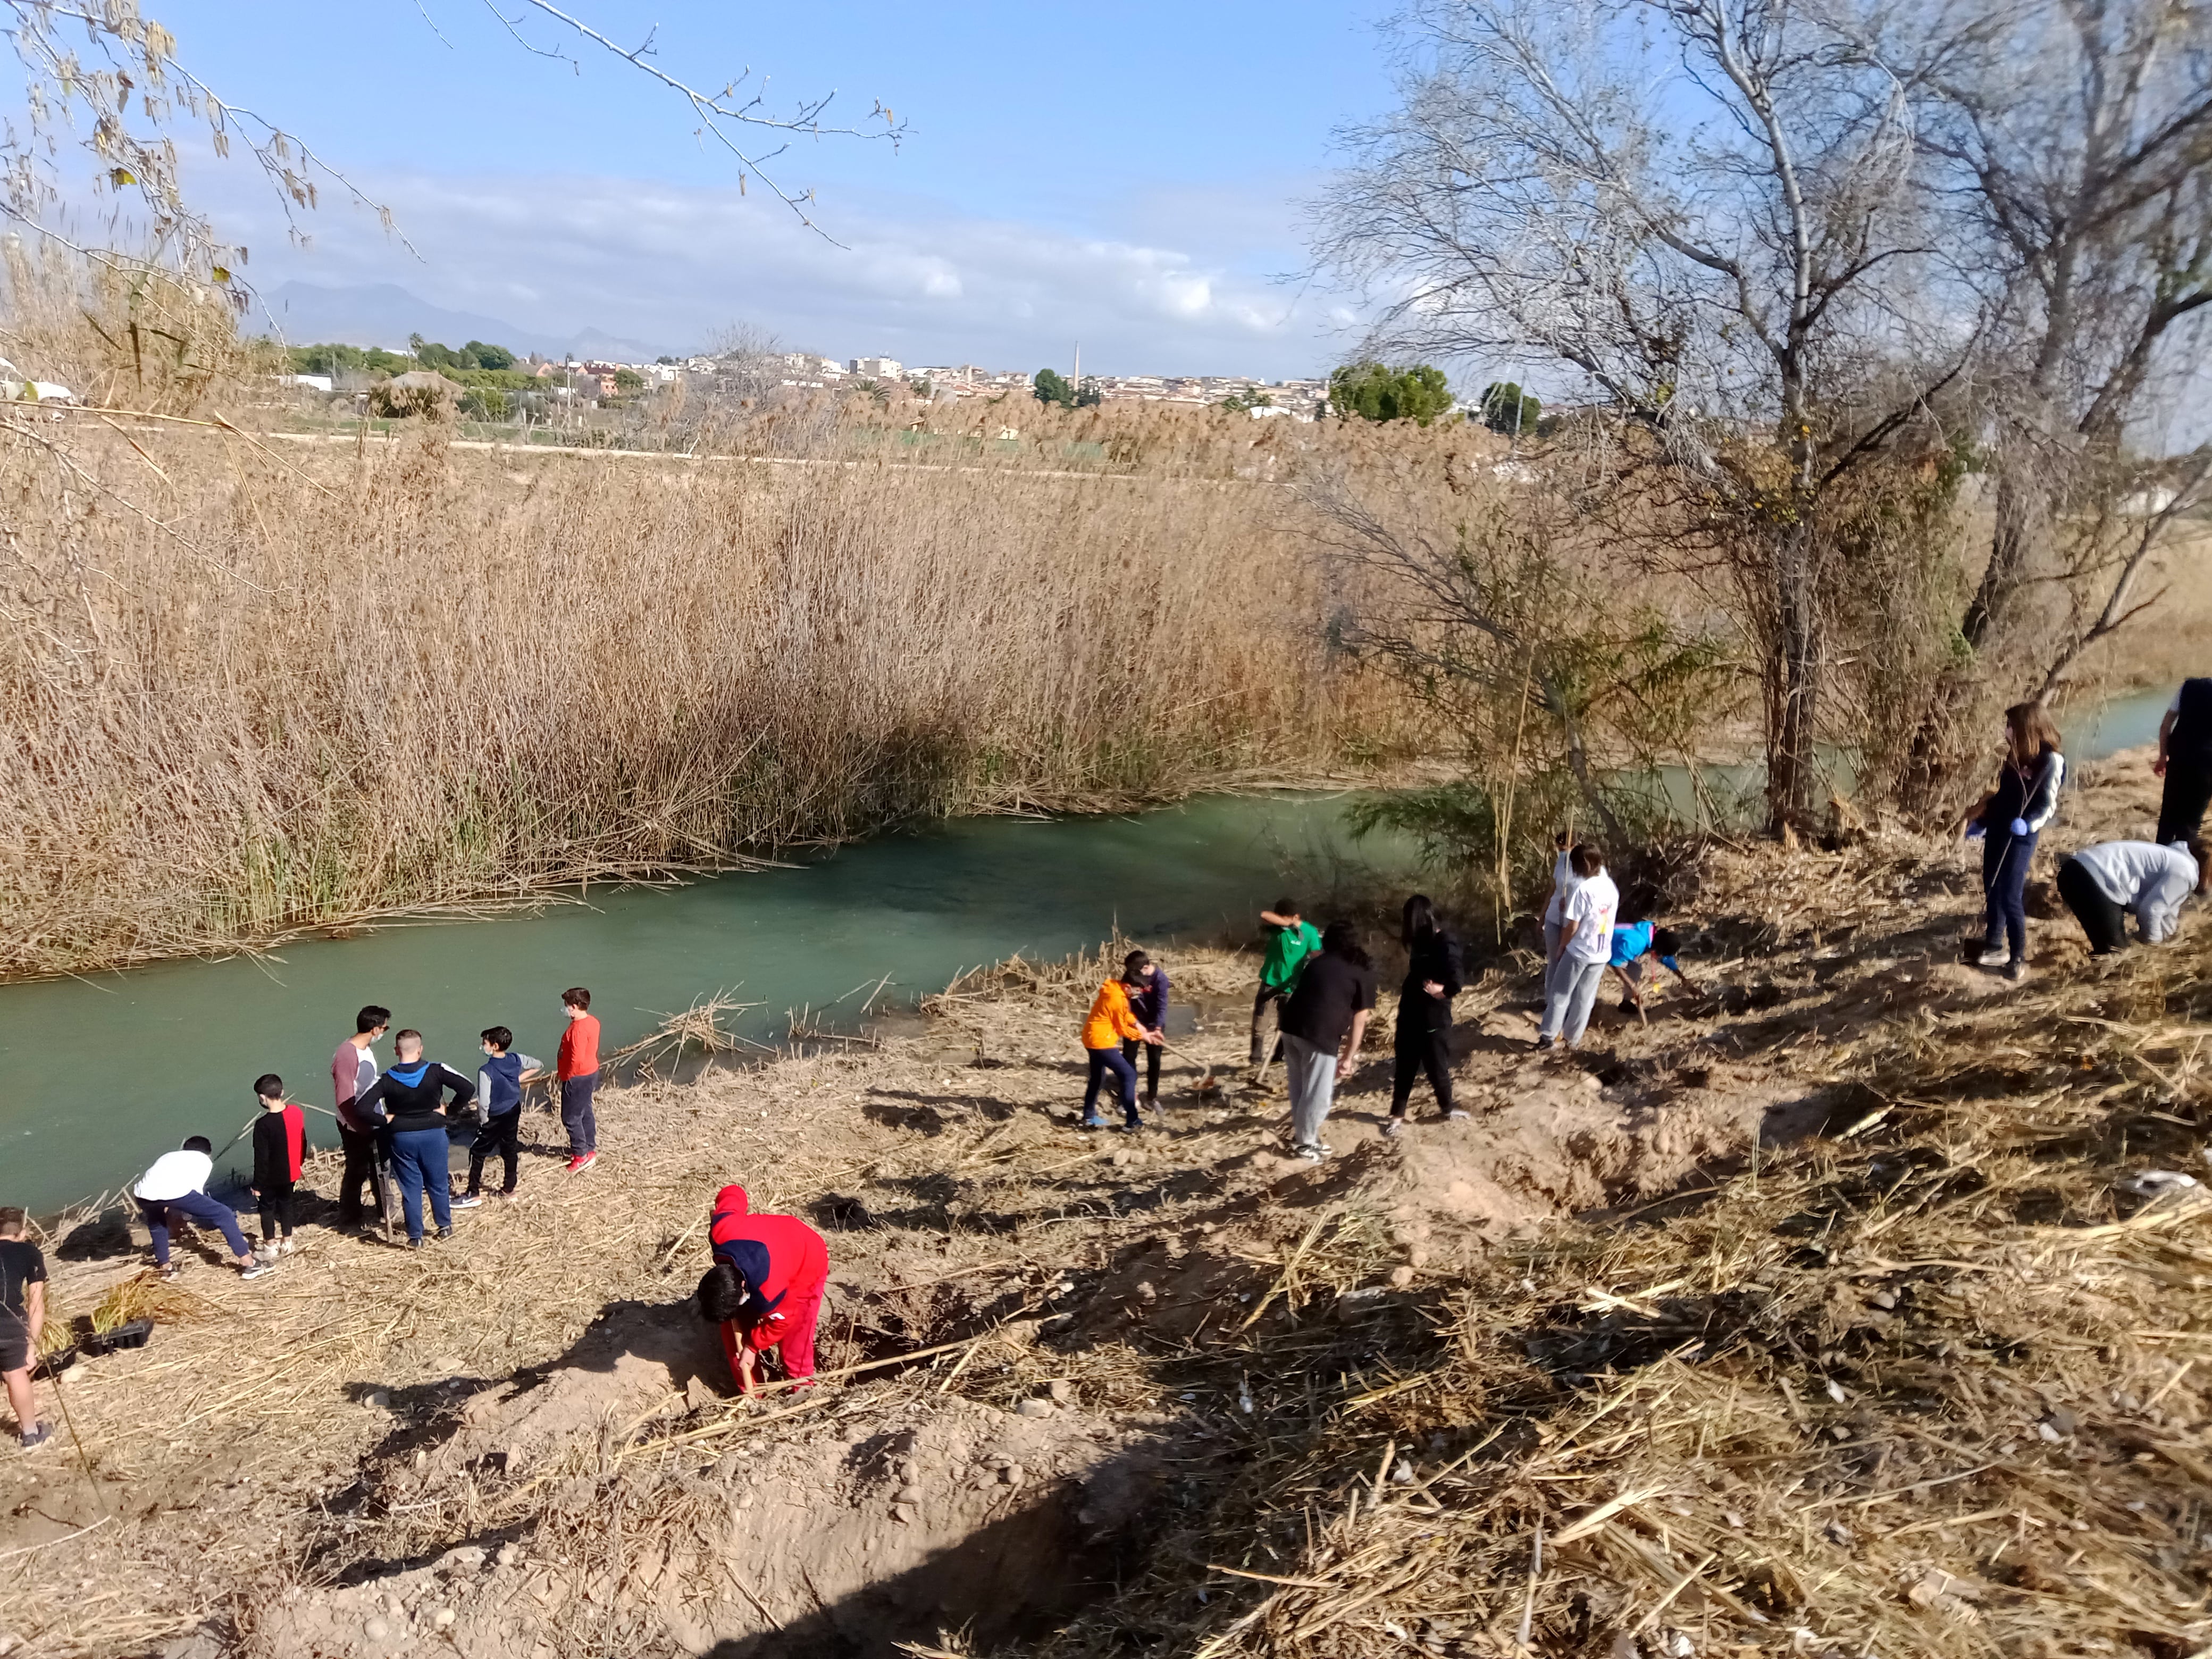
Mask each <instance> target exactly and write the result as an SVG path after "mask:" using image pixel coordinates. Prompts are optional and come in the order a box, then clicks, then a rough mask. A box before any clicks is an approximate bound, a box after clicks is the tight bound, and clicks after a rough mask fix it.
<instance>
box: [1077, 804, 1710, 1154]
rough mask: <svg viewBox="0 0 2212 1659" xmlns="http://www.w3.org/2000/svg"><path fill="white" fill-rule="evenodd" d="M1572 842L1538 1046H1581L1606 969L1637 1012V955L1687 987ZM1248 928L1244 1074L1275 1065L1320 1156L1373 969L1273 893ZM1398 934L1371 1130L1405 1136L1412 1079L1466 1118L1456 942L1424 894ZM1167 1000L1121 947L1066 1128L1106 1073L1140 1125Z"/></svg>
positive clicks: (1155, 974)
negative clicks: (1456, 1072)
mask: <svg viewBox="0 0 2212 1659" xmlns="http://www.w3.org/2000/svg"><path fill="white" fill-rule="evenodd" d="M1571 842H1572V837H1571V836H1569V835H1568V833H1567V832H1566V831H1565V830H1562V831H1560V832H1559V837H1558V848H1559V863H1558V866H1557V867H1556V868H1555V870H1554V872H1553V893H1552V895H1551V897H1550V899H1549V900H1548V901H1547V905H1546V908H1545V914H1544V945H1545V963H1546V978H1545V983H1546V998H1545V1012H1544V1024H1543V1035H1542V1036H1540V1037H1539V1038H1538V1039H1537V1043H1538V1046H1539V1047H1540V1048H1552V1047H1553V1046H1554V1045H1555V1044H1557V1045H1560V1046H1564V1047H1568V1048H1571V1047H1572V1046H1573V1045H1574V1044H1575V1043H1576V1042H1579V1041H1581V1039H1582V1036H1583V1029H1584V1027H1585V1026H1587V1025H1588V1024H1589V1014H1590V1007H1591V1004H1592V1002H1593V1001H1594V1000H1595V997H1596V994H1597V991H1598V987H1599V985H1600V984H1601V981H1602V980H1603V978H1604V975H1605V974H1606V973H1607V970H1608V969H1610V970H1611V971H1612V972H1613V973H1614V974H1615V975H1618V977H1619V978H1620V982H1621V985H1622V987H1623V1000H1622V1004H1621V1006H1622V1007H1623V1008H1624V1009H1625V1010H1627V1011H1629V1012H1636V1013H1639V1014H1640V1013H1641V1012H1642V1010H1643V1005H1644V992H1645V987H1647V985H1648V983H1649V981H1650V969H1649V965H1648V964H1647V963H1645V962H1644V957H1646V956H1647V955H1650V954H1654V953H1656V956H1657V957H1658V959H1659V961H1660V962H1661V963H1663V964H1664V965H1665V966H1666V967H1667V968H1668V969H1669V970H1670V971H1672V972H1673V973H1674V975H1676V977H1678V978H1680V979H1681V980H1682V982H1683V983H1684V984H1685V985H1688V984H1689V981H1688V979H1687V978H1686V976H1685V975H1683V974H1682V970H1681V968H1680V964H1679V963H1678V962H1677V960H1676V953H1677V951H1679V950H1680V944H1679V941H1677V939H1675V937H1674V934H1673V933H1669V932H1668V931H1667V930H1666V929H1664V928H1656V927H1654V926H1653V925H1652V923H1651V922H1650V921H1648V920H1643V921H1636V922H1632V923H1629V924H1626V925H1622V924H1620V923H1619V922H1618V921H1617V917H1616V913H1617V911H1618V909H1619V908H1620V892H1619V890H1617V889H1616V888H1615V887H1614V886H1613V881H1612V878H1610V877H1608V876H1607V874H1606V873H1605V860H1604V856H1603V854H1601V852H1600V851H1599V849H1598V848H1595V847H1594V846H1591V845H1589V844H1588V843H1583V844H1582V845H1571ZM1260 926H1261V929H1262V930H1263V933H1264V935H1265V937H1266V939H1267V950H1266V954H1265V956H1264V957H1262V959H1261V965H1260V984H1259V988H1258V990H1257V991H1256V992H1255V994H1254V995H1253V998H1252V1042H1251V1065H1252V1071H1253V1075H1254V1079H1255V1082H1257V1081H1259V1080H1261V1079H1263V1078H1264V1075H1265V1073H1266V1070H1267V1067H1268V1066H1271V1065H1272V1064H1273V1061H1274V1060H1275V1058H1276V1057H1277V1056H1279V1057H1280V1058H1281V1059H1282V1061H1283V1066H1284V1073H1285V1079H1286V1081H1287V1082H1288V1085H1289V1088H1290V1097H1291V1154H1292V1156H1294V1157H1296V1158H1300V1159H1302V1160H1304V1161H1305V1162H1308V1163H1319V1162H1320V1161H1321V1160H1322V1158H1326V1157H1328V1153H1329V1152H1330V1150H1331V1149H1330V1147H1329V1146H1328V1143H1327V1142H1326V1141H1324V1140H1322V1138H1321V1131H1322V1124H1323V1123H1324V1122H1326V1121H1327V1120H1328V1114H1329V1110H1330V1108H1331V1106H1332V1105H1333V1103H1334V1097H1335V1091H1336V1085H1337V1084H1338V1083H1339V1082H1340V1081H1342V1080H1343V1079H1346V1078H1348V1077H1350V1076H1351V1075H1352V1071H1353V1069H1354V1067H1355V1066H1356V1065H1357V1063H1358V1060H1357V1057H1358V1053H1359V1050H1360V1047H1361V1045H1362V1043H1363V1042H1364V1040H1365V1037H1366V1032H1367V1024H1368V1020H1369V1018H1370V1015H1371V1014H1372V1013H1373V1012H1374V1008H1375V996H1376V974H1375V964H1374V962H1373V959H1372V958H1371V957H1370V956H1369V955H1368V953H1367V951H1366V950H1365V948H1364V946H1363V945H1361V944H1360V942H1359V938H1358V933H1357V931H1356V930H1355V929H1354V928H1353V927H1352V924H1351V923H1350V922H1348V921H1334V922H1331V923H1330V924H1329V925H1328V927H1326V928H1323V929H1318V930H1317V929H1316V928H1315V927H1313V925H1312V924H1311V923H1310V922H1308V921H1306V920H1305V919H1304V916H1303V915H1300V914H1299V908H1298V904H1297V901H1296V900H1295V899H1291V898H1289V897H1284V898H1279V899H1278V900H1276V901H1275V902H1274V904H1273V907H1272V908H1268V909H1266V910H1262V911H1261V913H1260ZM1399 937H1400V942H1401V944H1402V945H1403V946H1404V947H1405V951H1406V977H1405V982H1404V984H1403V985H1401V987H1400V988H1399V997H1398V1018H1397V1024H1396V1029H1395V1036H1394V1040H1393V1048H1394V1050H1395V1052H1394V1054H1393V1060H1394V1064H1393V1067H1392V1079H1391V1090H1390V1115H1389V1117H1388V1118H1387V1119H1385V1120H1384V1121H1383V1133H1384V1134H1386V1135H1397V1134H1400V1133H1403V1132H1404V1129H1405V1125H1406V1121H1407V1107H1408V1105H1409V1104H1410V1103H1411V1101H1412V1098H1413V1087H1414V1085H1415V1084H1416V1083H1417V1082H1419V1080H1420V1079H1422V1078H1423V1077H1424V1076H1425V1077H1426V1078H1427V1079H1428V1082H1429V1086H1430V1088H1431V1090H1432V1091H1434V1093H1435V1095H1436V1100H1437V1113H1438V1115H1440V1116H1441V1117H1443V1118H1444V1119H1458V1118H1464V1117H1465V1116H1466V1115H1467V1114H1466V1113H1465V1112H1463V1111H1461V1110H1460V1109H1458V1107H1457V1106H1456V1104H1455V1102H1454V1098H1453V1090H1452V1072H1451V1051H1450V1042H1451V1030H1452V1002H1453V1000H1454V999H1455V997H1457V996H1458V995H1459V994H1460V991H1461V990H1462V978H1461V975H1462V956H1461V951H1460V947H1459V944H1458V941H1456V940H1455V939H1453V937H1452V936H1451V934H1450V933H1449V931H1448V930H1447V929H1446V928H1445V927H1444V926H1443V919H1442V918H1441V917H1440V916H1439V915H1438V914H1437V907H1436V904H1435V902H1434V901H1432V900H1431V898H1430V897H1429V896H1428V895H1426V894H1425V893H1416V894H1414V895H1413V896H1412V897H1410V898H1408V899H1407V901H1406V903H1405V908H1404V910H1403V912H1402V915H1401V925H1400V934H1399ZM1167 997H1168V977H1167V975H1166V973H1165V972H1164V970H1163V969H1161V968H1160V967H1159V965H1158V963H1154V962H1153V961H1152V957H1150V956H1149V955H1147V954H1146V952H1144V951H1131V952H1129V954H1128V956H1127V957H1126V958H1124V960H1123V962H1122V964H1121V972H1120V973H1119V974H1118V975H1115V977H1113V978H1111V979H1109V980H1107V981H1105V982H1104V983H1103V984H1102V985H1101V986H1100V987H1098V993H1097V996H1096V998H1094V999H1093V1000H1092V1002H1091V1012H1090V1014H1089V1015H1088V1017H1087V1018H1085V1021H1084V1024H1083V1033H1082V1042H1083V1047H1084V1050H1085V1054H1086V1055H1087V1056H1088V1059H1089V1061H1090V1065H1089V1070H1088V1076H1087V1079H1086V1081H1085V1087H1084V1093H1083V1113H1082V1115H1081V1117H1080V1118H1079V1120H1078V1125H1079V1127H1081V1128H1085V1129H1101V1128H1103V1127H1106V1120H1105V1119H1104V1118H1103V1117H1102V1116H1101V1115H1099V1096H1100V1093H1101V1091H1102V1090H1103V1086H1104V1085H1105V1084H1106V1083H1107V1081H1108V1080H1109V1079H1111V1080H1112V1082H1113V1084H1114V1086H1115V1091H1116V1093H1117V1096H1118V1098H1119V1100H1120V1102H1121V1109H1122V1121H1121V1126H1120V1127H1121V1128H1123V1129H1124V1130H1128V1131H1136V1130H1139V1129H1141V1128H1143V1127H1144V1118H1143V1116H1142V1115H1141V1113H1140V1112H1139V1097H1138V1092H1137V1083H1136V1073H1135V1068H1134V1066H1133V1061H1134V1060H1136V1059H1137V1058H1138V1054H1139V1049H1140V1048H1141V1049H1144V1050H1148V1051H1149V1059H1150V1066H1149V1072H1148V1075H1147V1079H1146V1092H1145V1095H1144V1097H1143V1104H1144V1105H1145V1106H1147V1107H1157V1106H1158V1103H1159V1065H1160V1055H1161V1052H1162V1050H1163V1049H1164V1047H1165V1044H1166V1039H1165V1036H1164V1034H1163V1032H1162V1030H1161V1027H1162V1025H1163V1024H1164V1021H1165V1019H1166V1016H1167ZM1271 1012H1272V1013H1273V1016H1274V1019H1273V1025H1274V1029H1273V1031H1272V1032H1271V1031H1270V1030H1268V1024H1269V1022H1268V1016H1269V1014H1270V1013H1271Z"/></svg>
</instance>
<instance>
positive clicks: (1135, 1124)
mask: <svg viewBox="0 0 2212 1659" xmlns="http://www.w3.org/2000/svg"><path fill="white" fill-rule="evenodd" d="M1143 1127H1145V1121H1144V1119H1142V1118H1140V1117H1133V1118H1131V1119H1130V1120H1129V1121H1127V1123H1124V1124H1122V1125H1121V1133H1123V1134H1125V1135H1133V1134H1134V1133H1137V1131H1138V1130H1139V1129H1141V1128H1143Z"/></svg>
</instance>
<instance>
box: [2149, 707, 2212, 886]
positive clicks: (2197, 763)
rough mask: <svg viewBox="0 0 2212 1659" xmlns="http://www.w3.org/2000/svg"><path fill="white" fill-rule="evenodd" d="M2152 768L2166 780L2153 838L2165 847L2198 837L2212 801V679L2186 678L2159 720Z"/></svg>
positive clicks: (2160, 797) (2154, 773)
mask: <svg viewBox="0 0 2212 1659" xmlns="http://www.w3.org/2000/svg"><path fill="white" fill-rule="evenodd" d="M2151 775H2153V776H2154V777H2160V778H2164V779H2165V780H2166V788H2165V790H2164V792H2163V793H2160V796H2159V800H2158V834H2157V836H2154V840H2156V842H2158V844H2159V845H2160V847H2171V846H2172V845H2173V844H2174V842H2184V841H2190V840H2192V839H2194V838H2195V837H2196V836H2197V834H2198V832H2199V831H2201V830H2202V829H2203V827H2204V809H2205V806H2206V805H2208V804H2212V679H2197V680H2184V681H2182V683H2181V690H2179V691H2177V692H2175V693H2174V695H2173V701H2172V703H2170V704H2168V705H2167V707H2166V718H2165V719H2164V720H2160V722H2159V723H2158V758H2157V759H2156V760H2155V761H2154V762H2152V763H2151Z"/></svg>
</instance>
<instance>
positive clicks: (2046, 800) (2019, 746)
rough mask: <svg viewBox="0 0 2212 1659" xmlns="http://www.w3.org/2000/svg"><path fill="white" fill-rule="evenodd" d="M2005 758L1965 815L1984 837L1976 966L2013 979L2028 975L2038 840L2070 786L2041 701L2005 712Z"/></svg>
mask: <svg viewBox="0 0 2212 1659" xmlns="http://www.w3.org/2000/svg"><path fill="white" fill-rule="evenodd" d="M2004 718H2005V759H2004V765H2003V767H2002V769H2000V770H1999V772H1998V773H1997V787H1996V788H1995V789H1993V790H1991V791H1990V793H1988V794H1987V795H1985V796H1984V797H1983V798H1982V801H1981V804H1980V805H1978V806H1977V807H1976V808H1975V809H1974V810H1973V811H1972V812H1969V813H1968V814H1967V815H1966V824H1965V826H1964V827H1965V829H1966V836H1967V838H1968V839H1969V840H1971V839H1972V838H1973V837H1975V836H1980V837H1982V892H1983V894H1984V898H1985V900H1986V904H1985V906H1984V914H1985V921H1984V927H1983V932H1982V941H1981V946H1980V949H1979V950H1978V951H1976V950H1975V948H1974V947H1973V946H1972V945H1969V946H1968V947H1967V954H1968V957H1969V958H1970V959H1971V960H1972V961H1974V962H1976V963H1978V964H1979V965H1980V966H1982V967H1984V968H2002V969H2004V975H2005V977H2006V978H2007V979H2009V980H2021V979H2024V978H2026V977H2027V869H2028V866H2029V865H2030V864H2031V863H2033V861H2034V859H2035V840H2036V837H2037V836H2039V835H2041V834H2042V833H2043V827H2044V825H2045V824H2047V823H2050V822H2051V815H2052V814H2053V813H2055V812H2056V811H2057V810H2058V791H2059V788H2060V787H2061V786H2062V785H2063V784H2064V782H2065V781H2066V757H2065V756H2063V755H2062V754H2060V753H2059V752H2058V744H2059V737H2058V728H2057V726H2053V725H2052V724H2051V716H2050V714H2048V713H2047V712H2046V711H2045V708H2044V707H2043V705H2042V704H2041V703H2039V702H2016V703H2015V704H2014V705H2013V706H2012V707H2011V708H2008V709H2006V710H2005V716H2004Z"/></svg>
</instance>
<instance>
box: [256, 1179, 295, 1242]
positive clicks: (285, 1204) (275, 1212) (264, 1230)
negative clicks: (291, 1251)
mask: <svg viewBox="0 0 2212 1659" xmlns="http://www.w3.org/2000/svg"><path fill="white" fill-rule="evenodd" d="M291 1236H292V1188H290V1187H289V1186H288V1187H286V1188H284V1189H283V1191H282V1192H279V1191H278V1190H277V1189H276V1188H274V1187H264V1188H262V1189H261V1242H262V1243H264V1244H273V1243H276V1240H277V1239H278V1238H279V1237H283V1238H289V1237H291Z"/></svg>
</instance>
